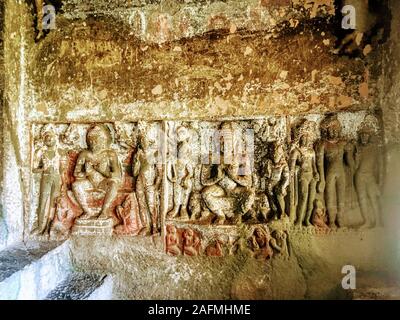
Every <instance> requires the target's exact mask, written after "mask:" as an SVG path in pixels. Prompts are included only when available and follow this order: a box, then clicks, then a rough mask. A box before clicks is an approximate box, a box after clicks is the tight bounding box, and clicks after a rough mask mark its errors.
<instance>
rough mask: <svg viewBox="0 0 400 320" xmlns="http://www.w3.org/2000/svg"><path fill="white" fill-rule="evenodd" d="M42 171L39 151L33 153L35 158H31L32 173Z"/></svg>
mask: <svg viewBox="0 0 400 320" xmlns="http://www.w3.org/2000/svg"><path fill="white" fill-rule="evenodd" d="M42 171H43V150H42V149H39V150H37V151H36V152H35V156H34V158H33V168H32V172H33V173H40V172H42Z"/></svg>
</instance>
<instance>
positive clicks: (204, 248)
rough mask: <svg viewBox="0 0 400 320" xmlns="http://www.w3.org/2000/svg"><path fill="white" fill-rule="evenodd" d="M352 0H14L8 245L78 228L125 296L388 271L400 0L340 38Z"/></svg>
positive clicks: (2, 236)
mask: <svg viewBox="0 0 400 320" xmlns="http://www.w3.org/2000/svg"><path fill="white" fill-rule="evenodd" d="M345 2H349V1H333V0H332V1H331V0H321V1H309V0H291V1H290V0H280V1H279V0H265V1H264V0H263V1H258V0H247V1H244V0H243V1H216V0H210V1H196V0H193V1H178V0H170V1H135V0H133V1H107V0H90V1H89V0H88V1H76V0H63V1H61V0H60V1H39V0H38V1H22V0H17V1H16V0H6V1H5V2H4V3H5V4H4V5H5V10H4V11H0V13H1V14H4V19H3V29H4V30H3V32H2V35H3V36H2V39H3V43H4V53H2V55H1V56H2V59H3V61H4V77H5V79H4V101H3V104H2V106H3V109H2V117H1V118H0V119H1V121H2V124H3V135H2V140H1V142H2V146H3V149H2V152H1V153H0V156H1V158H2V165H1V168H2V171H1V174H0V178H1V179H2V181H3V183H2V186H1V188H0V192H1V197H2V201H1V202H0V206H1V207H0V247H2V246H5V245H6V244H9V243H13V242H17V241H21V240H22V239H23V240H25V241H35V240H40V241H51V240H64V239H67V238H68V239H70V240H71V250H72V258H73V261H74V266H75V267H76V268H77V269H82V270H86V271H98V272H102V273H112V274H114V275H115V288H114V296H115V297H116V298H161V299H164V298H193V299H196V298H218V299H230V298H244V299H246V298H247V299H266V298H284V299H288V298H344V297H348V296H349V292H347V291H346V290H344V289H343V288H342V287H341V279H342V277H343V275H342V273H341V270H342V267H343V266H344V265H353V266H354V267H355V268H356V270H357V272H359V273H360V275H362V276H361V278H360V279H361V281H360V285H361V286H363V285H365V286H371V285H376V283H379V284H380V285H381V284H382V283H383V284H382V285H387V281H389V280H388V279H392V277H393V270H395V269H396V263H397V262H398V256H399V255H398V254H397V253H398V248H397V245H396V243H397V239H396V234H395V232H394V230H393V229H394V228H395V227H396V226H397V225H398V224H397V221H398V219H396V216H395V211H396V208H397V204H396V203H394V204H393V198H395V197H394V196H393V193H390V192H392V191H393V190H394V187H390V188H388V187H387V185H386V187H385V186H384V184H385V183H384V182H385V179H387V180H388V181H390V183H389V185H391V186H394V185H395V184H396V181H393V178H392V179H390V175H388V170H396V169H395V168H393V167H392V166H391V163H393V161H392V162H390V161H388V159H389V158H390V157H389V156H388V155H392V158H391V159H393V157H395V154H396V153H395V152H394V151H393V152H392V151H390V152H389V151H388V150H396V148H395V147H394V145H395V144H396V143H397V137H398V134H397V133H398V121H397V119H398V111H397V109H396V103H397V101H398V90H396V85H393V84H395V83H396V81H395V79H396V78H397V76H398V70H397V69H398V68H396V63H397V62H398V59H399V58H398V52H399V51H398V41H397V38H396V37H398V34H397V33H395V32H392V33H390V32H389V31H390V28H388V24H390V23H388V22H387V21H389V22H390V18H391V16H390V15H388V14H387V12H390V10H391V11H392V12H394V11H395V10H396V8H397V7H396V6H397V4H395V3H394V2H393V1H392V2H391V3H390V6H387V1H383V2H382V3H384V4H382V6H385V10H386V11H385V10H383V9H382V10H377V11H374V10H375V7H373V6H372V5H371V7H370V8H366V7H360V3H361V2H360V1H357V0H355V1H354V2H355V6H356V8H362V10H361V9H360V12H362V14H363V15H364V20H365V21H369V20H368V19H370V18H371V17H373V21H376V24H375V25H373V26H368V23H364V22H365V21H364V20H363V19H362V17H361V18H360V20H359V21H360V28H365V30H364V29H363V30H362V31H363V32H364V37H361V38H360V36H358V37H354V38H351V39H352V42H350V45H348V46H347V47H346V46H345V44H346V41H345V40H346V39H349V36H347V37H346V35H345V34H343V32H342V31H341V30H340V28H339V27H338V25H340V18H338V14H340V5H343V4H344V3H345ZM350 2H351V1H350ZM43 4H45V5H52V6H53V7H54V8H55V12H54V13H55V16H54V17H55V26H54V29H51V30H44V31H42V32H41V31H40V30H39V29H40V28H39V29H38V25H39V26H40V19H38V17H40V15H38V8H39V7H40V6H41V5H43ZM39 12H40V11H39ZM366 12H367V13H366ZM382 12H383V13H384V15H383V14H382ZM371 19H372V18H371ZM379 19H383V22H384V23H381V22H382V21H381V20H379ZM397 24H398V19H397V17H396V16H395V15H393V19H392V21H391V29H392V30H394V29H395V28H396V26H397ZM375 27H376V28H377V30H378V31H376V30H375V29H376V28H375ZM368 28H369V29H368ZM360 30H361V29H360ZM360 32H361V31H360ZM352 46H353V47H354V46H355V48H353V49H352V50H351V52H348V51H346V50H350V49H351V48H352ZM337 48H341V49H340V50H337ZM346 48H349V49H346ZM392 61H394V63H393V62H392ZM2 65H3V64H2ZM216 146H217V149H213V147H216ZM388 146H390V148H389V147H388ZM230 147H231V148H232V150H233V154H232V155H233V158H231V157H230V156H229V154H230V150H231V149H229V148H230ZM218 148H219V149H218ZM391 152H392V153H391ZM214 156H215V157H216V158H218V160H217V161H214V158H213V157H214ZM221 159H222V160H221ZM221 161H222V162H221ZM388 168H389V169H388ZM247 169H249V170H247ZM389 173H390V172H389ZM387 176H389V179H388V178H387ZM392 176H393V175H392ZM385 177H386V178H385ZM387 190H388V191H389V193H388V191H387ZM382 192H384V193H383V195H382ZM385 197H386V198H385ZM383 200H384V201H383ZM385 201H386V202H385ZM380 202H385V203H383V205H382V206H383V209H382V208H380V207H382V206H380ZM388 203H391V206H390V209H389V210H386V208H387V207H388ZM388 212H389V213H388ZM387 226H391V227H387ZM387 230H389V231H390V232H387ZM371 279H372V280H371ZM389 284H390V283H389Z"/></svg>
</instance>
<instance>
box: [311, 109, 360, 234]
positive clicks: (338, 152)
mask: <svg viewBox="0 0 400 320" xmlns="http://www.w3.org/2000/svg"><path fill="white" fill-rule="evenodd" d="M341 130H342V127H341V124H340V122H339V120H338V119H337V118H336V117H335V116H328V117H327V118H326V119H325V120H324V122H323V123H322V124H321V135H322V138H323V140H322V141H321V142H320V143H319V146H318V149H317V150H318V151H317V167H318V172H319V175H320V181H319V183H318V191H319V192H325V202H326V206H327V209H328V217H329V227H330V228H331V229H335V228H336V227H337V226H339V227H342V226H343V220H342V218H343V210H344V205H345V188H346V173H345V167H344V166H345V164H346V163H347V164H348V165H350V166H351V167H352V166H353V159H352V156H351V152H350V151H349V148H348V147H349V145H348V144H347V142H345V141H343V140H341V137H340V135H341ZM336 224H337V225H336Z"/></svg>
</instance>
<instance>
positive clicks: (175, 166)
mask: <svg viewBox="0 0 400 320" xmlns="http://www.w3.org/2000/svg"><path fill="white" fill-rule="evenodd" d="M176 135H177V138H178V153H177V159H174V160H176V161H174V162H169V163H168V170H167V177H168V180H169V181H170V182H172V183H173V194H174V196H173V203H174V207H173V208H172V210H171V211H170V212H168V217H169V218H176V217H178V216H180V217H181V218H183V219H189V214H188V203H189V196H190V194H191V192H192V189H193V181H192V180H193V174H194V170H193V165H192V151H191V146H190V144H189V139H190V135H189V132H188V130H187V128H186V127H184V126H180V127H178V129H177V130H176Z"/></svg>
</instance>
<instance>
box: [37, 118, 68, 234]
mask: <svg viewBox="0 0 400 320" xmlns="http://www.w3.org/2000/svg"><path fill="white" fill-rule="evenodd" d="M40 138H41V141H42V142H43V146H41V147H39V148H38V149H37V150H36V152H35V155H34V159H33V162H34V163H33V172H34V173H41V178H40V190H39V207H38V210H37V225H36V226H35V228H34V229H33V232H34V233H36V234H38V235H43V234H49V232H50V227H51V223H52V221H53V219H54V216H55V210H56V200H57V198H58V197H59V196H60V191H61V184H62V181H61V172H60V154H59V151H58V149H57V134H56V132H55V128H54V127H53V125H51V124H48V125H45V126H44V127H43V128H42V130H41V133H40Z"/></svg>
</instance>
